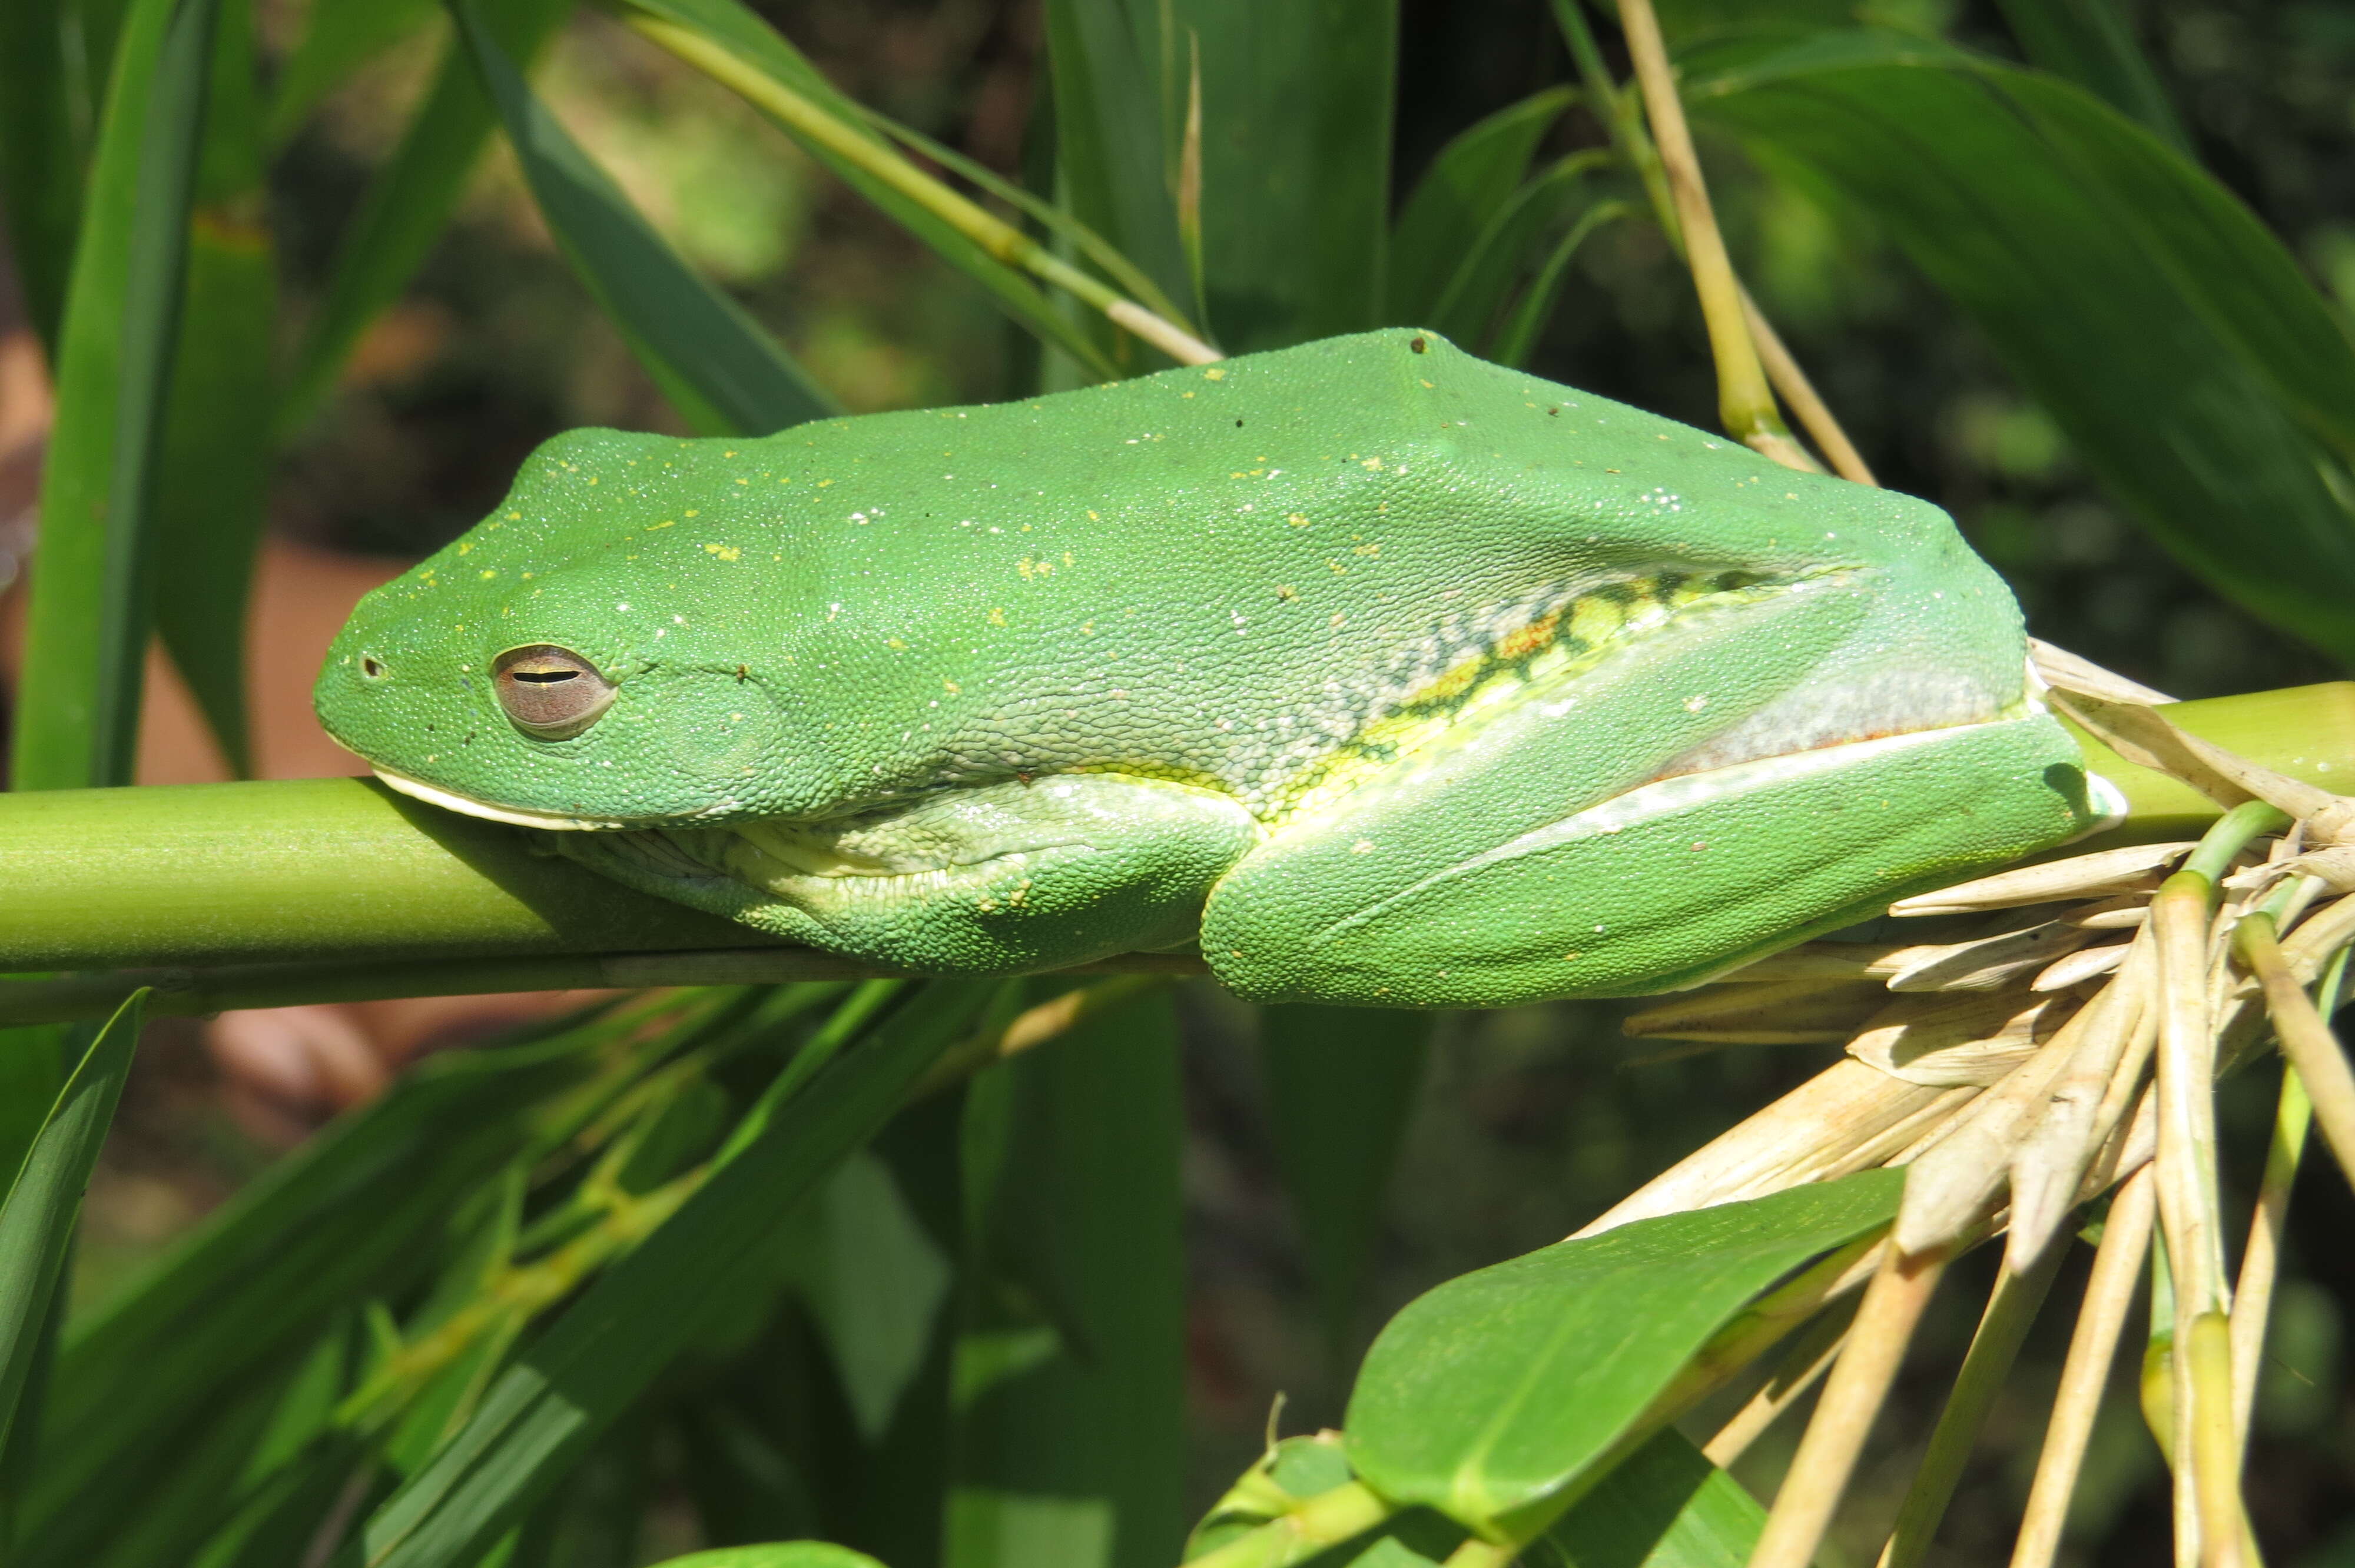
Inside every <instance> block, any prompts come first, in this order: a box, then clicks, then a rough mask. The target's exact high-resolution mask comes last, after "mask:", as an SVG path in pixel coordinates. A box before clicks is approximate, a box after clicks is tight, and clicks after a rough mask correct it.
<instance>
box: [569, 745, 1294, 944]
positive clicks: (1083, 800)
mask: <svg viewBox="0 0 2355 1568" xmlns="http://www.w3.org/2000/svg"><path fill="white" fill-rule="evenodd" d="M1258 832H1259V829H1258V825H1257V823H1256V822H1255V821H1253V820H1252V816H1251V814H1250V812H1249V811H1248V810H1246V809H1245V808H1244V807H1243V806H1242V805H1241V802H1239V801H1237V800H1233V799H1231V797H1228V796H1225V795H1221V794H1219V793H1216V792H1214V791H1211V790H1208V789H1194V788H1191V787H1188V786H1186V785H1180V784H1171V783H1167V782H1163V781H1161V780H1157V779H1139V778H1132V777H1128V776H1125V775H1118V774H1101V773H1090V774H1066V775H1058V776H1051V777H1049V778H1044V779H1038V780H1036V781H1034V782H1022V781H1018V780H1008V781H1007V782H1005V783H1001V784H995V785H988V786H984V787H980V788H975V789H956V790H945V791H942V792H940V793H937V794H933V795H928V796H924V797H922V798H920V799H918V800H911V801H907V802H901V803H896V804H893V805H891V806H888V807H884V808H880V809H878V810H872V811H868V812H865V813H862V814H860V815H858V816H855V817H848V818H843V819H838V820H835V821H826V822H793V821H778V820H774V819H763V820H755V821H741V822H732V823H726V824H722V825H719V826H713V827H678V828H660V829H641V830H635V831H631V832H565V833H558V834H554V835H551V836H552V837H553V838H554V839H555V840H556V842H557V847H559V849H561V850H562V851H563V852H564V853H567V854H568V855H570V856H571V857H572V858H574V859H576V860H580V861H582V862H584V863H587V864H589V865H591V866H592V867H593V868H595V869H596V870H598V871H600V872H602V873H603V874H606V875H608V876H612V877H613V878H614V879H616V880H617V881H621V882H623V883H626V884H628V885H631V886H633V887H636V888H639V889H641V890H642V891H645V892H648V893H654V894H658V895H662V896H664V897H666V898H670V899H673V900H675V901H677V902H678V903H682V904H687V905H689V906H693V907H696V908H699V909H704V910H708V911H709V912H711V913H713V914H717V915H724V916H728V917H729V918H730V919H734V920H738V921H741V922H742V923H743V924H745V925H747V926H751V927H755V928H756V929H759V930H763V931H767V932H770V933H772V934H773V935H776V936H781V937H784V938H789V939H791V940H794V941H796V942H805V943H807V944H809V945H810V946H812V947H815V948H823V949H825V950H826V951H828V952H832V953H839V954H842V955H844V956H846V957H850V958H858V959H866V960H868V961H869V962H871V963H875V964H877V965H879V966H882V967H886V968H891V969H904V970H907V971H908V972H910V973H915V974H1017V973H1022V972H1025V971H1028V970H1032V969H1055V968H1060V967H1061V966H1063V965H1067V964H1075V963H1083V962H1086V961H1087V960H1089V959H1096V958H1103V957H1105V956H1108V955H1110V954H1113V953H1119V952H1126V951H1131V950H1134V949H1138V948H1146V949H1151V948H1168V947H1173V946H1177V945H1180V944H1183V943H1185V942H1187V941H1188V940H1190V939H1191V938H1192V937H1193V935H1194V933H1195V931H1196V929H1197V927H1198V925H1199V920H1200V916H1201V909H1202V902H1203V899H1204V898H1205V896H1206V895H1208V894H1209V889H1210V886H1211V885H1212V884H1213V883H1214V882H1215V881H1216V880H1217V879H1218V877H1219V876H1220V874H1221V873H1223V872H1224V871H1226V870H1227V869H1228V868H1229V867H1230V866H1231V865H1232V864H1234V863H1235V862H1236V861H1237V860H1239V859H1240V858H1241V857H1242V855H1243V854H1244V853H1246V852H1247V851H1248V850H1249V849H1250V848H1251V847H1252V843H1253V842H1255V840H1256V838H1257V835H1258Z"/></svg>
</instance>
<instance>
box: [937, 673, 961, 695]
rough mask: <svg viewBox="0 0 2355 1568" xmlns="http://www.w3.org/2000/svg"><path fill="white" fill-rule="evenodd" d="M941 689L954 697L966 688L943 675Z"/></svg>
mask: <svg viewBox="0 0 2355 1568" xmlns="http://www.w3.org/2000/svg"><path fill="white" fill-rule="evenodd" d="M941 690H943V691H944V692H946V693H947V694H949V695H951V696H953V697H954V696H956V695H957V694H960V693H962V692H963V691H964V687H963V686H960V685H958V684H957V683H955V682H954V681H952V680H949V679H948V678H947V677H946V676H943V677H942V680H941Z"/></svg>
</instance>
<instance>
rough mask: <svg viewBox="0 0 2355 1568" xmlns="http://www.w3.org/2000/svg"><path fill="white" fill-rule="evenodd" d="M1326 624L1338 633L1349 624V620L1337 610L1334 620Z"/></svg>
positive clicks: (1334, 613)
mask: <svg viewBox="0 0 2355 1568" xmlns="http://www.w3.org/2000/svg"><path fill="white" fill-rule="evenodd" d="M1325 624H1326V625H1327V626H1329V627H1331V628H1332V629H1333V630H1336V631H1338V630H1341V628H1343V627H1345V626H1347V625H1348V624H1349V618H1348V616H1346V615H1343V614H1342V613H1341V612H1340V611H1338V610H1335V611H1334V612H1333V619H1332V620H1328V621H1327V622H1326V623H1325Z"/></svg>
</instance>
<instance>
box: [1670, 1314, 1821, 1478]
mask: <svg viewBox="0 0 2355 1568" xmlns="http://www.w3.org/2000/svg"><path fill="white" fill-rule="evenodd" d="M1851 1316H1852V1314H1849V1313H1846V1312H1827V1313H1825V1314H1824V1315H1823V1316H1822V1317H1820V1318H1818V1319H1816V1320H1815V1321H1814V1322H1813V1323H1811V1324H1809V1325H1808V1326H1807V1331H1806V1333H1804V1334H1802V1335H1800V1336H1799V1339H1798V1341H1797V1342H1796V1344H1794V1345H1792V1347H1791V1348H1790V1349H1789V1350H1788V1351H1785V1352H1784V1353H1783V1360H1782V1361H1780V1362H1779V1363H1778V1364H1777V1365H1776V1366H1775V1368H1774V1372H1772V1373H1770V1374H1769V1375H1768V1377H1767V1379H1766V1382H1765V1384H1764V1386H1763V1387H1761V1388H1760V1389H1759V1391H1758V1392H1757V1393H1754V1394H1752V1395H1751V1396H1750V1402H1749V1403H1748V1404H1744V1405H1743V1406H1742V1408H1741V1409H1740V1410H1738V1411H1736V1412H1734V1414H1733V1417H1732V1420H1730V1421H1728V1422H1727V1423H1726V1424H1725V1425H1722V1426H1721V1427H1719V1428H1718V1429H1717V1434H1716V1436H1712V1437H1711V1438H1710V1440H1709V1441H1708V1442H1707V1443H1705V1444H1703V1445H1702V1446H1701V1455H1702V1457H1705V1458H1707V1459H1708V1460H1709V1462H1710V1464H1712V1465H1715V1466H1717V1467H1719V1468H1720V1469H1728V1468H1731V1467H1732V1465H1733V1462H1734V1461H1735V1460H1736V1459H1739V1458H1741V1457H1742V1455H1743V1454H1745V1453H1747V1452H1749V1449H1750V1445H1751V1444H1753V1443H1754V1442H1756V1441H1757V1440H1758V1439H1759V1438H1760V1437H1761V1436H1764V1434H1765V1431H1766V1429H1767V1428H1768V1427H1769V1426H1772V1425H1774V1422H1775V1419H1776V1418H1777V1417H1778V1416H1780V1415H1781V1414H1783V1412H1785V1410H1788V1409H1790V1408H1791V1406H1792V1405H1794V1404H1796V1403H1798V1401H1799V1400H1800V1399H1801V1398H1802V1397H1804V1396H1805V1395H1806V1392H1807V1390H1809V1389H1811V1388H1813V1387H1815V1386H1816V1382H1817V1379H1819V1378H1821V1377H1822V1376H1823V1375H1824V1373H1826V1372H1829V1371H1830V1370H1831V1366H1832V1362H1833V1361H1836V1360H1838V1357H1839V1353H1840V1348H1841V1347H1842V1346H1844V1345H1846V1344H1847V1343H1848V1327H1849V1319H1850V1318H1851Z"/></svg>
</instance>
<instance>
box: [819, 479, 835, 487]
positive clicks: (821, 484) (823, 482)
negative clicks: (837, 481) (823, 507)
mask: <svg viewBox="0 0 2355 1568" xmlns="http://www.w3.org/2000/svg"><path fill="white" fill-rule="evenodd" d="M833 482H834V481H832V480H830V479H821V480H819V481H818V482H817V487H818V488H819V489H820V490H824V489H825V488H826V486H827V485H829V484H832V483H833Z"/></svg>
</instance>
